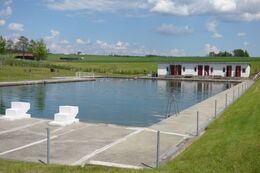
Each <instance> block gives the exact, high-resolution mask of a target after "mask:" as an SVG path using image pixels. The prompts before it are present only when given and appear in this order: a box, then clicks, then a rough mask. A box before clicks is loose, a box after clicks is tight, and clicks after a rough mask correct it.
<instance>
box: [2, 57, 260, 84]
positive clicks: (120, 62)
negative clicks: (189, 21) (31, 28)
mask: <svg viewBox="0 0 260 173" xmlns="http://www.w3.org/2000/svg"><path fill="white" fill-rule="evenodd" d="M2 57H5V61H4V62H5V65H9V68H7V69H6V70H9V72H8V75H9V77H8V78H6V77H2V78H0V80H1V81H4V80H6V79H10V78H12V77H11V76H12V74H13V72H12V71H15V70H12V67H15V68H16V67H23V68H28V69H30V68H31V67H34V68H54V69H60V70H59V74H52V73H51V74H49V76H50V77H52V76H57V75H58V76H64V75H74V74H75V72H77V71H83V72H94V73H95V74H96V75H102V76H145V75H147V74H151V73H156V72H157V63H158V62H167V61H183V62H248V63H250V64H251V75H254V74H255V73H257V72H259V71H260V58H246V57H130V56H129V57H128V56H127V57H124V56H121V57H117V56H116V57H115V56H97V55H93V56H92V55H85V56H81V55H59V54H50V55H49V57H48V60H47V61H43V62H36V61H28V60H15V59H14V58H12V57H14V55H2ZM59 57H84V59H83V60H82V61H62V60H59ZM5 65H4V66H5ZM6 70H5V71H6ZM45 70H46V69H45ZM47 71H48V70H47ZM6 72H7V71H6ZM13 75H16V74H15V73H14V74H13ZM20 76H24V77H21V78H20V79H19V77H14V78H16V80H28V79H29V78H28V74H27V73H21V74H20ZM26 76H27V77H26ZM45 76H46V75H45ZM44 78H46V77H44ZM35 79H36V78H35ZM37 79H38V78H37Z"/></svg>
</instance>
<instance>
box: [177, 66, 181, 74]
mask: <svg viewBox="0 0 260 173" xmlns="http://www.w3.org/2000/svg"><path fill="white" fill-rule="evenodd" d="M177 75H181V65H177Z"/></svg>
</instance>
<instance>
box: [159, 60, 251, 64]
mask: <svg viewBox="0 0 260 173" xmlns="http://www.w3.org/2000/svg"><path fill="white" fill-rule="evenodd" d="M158 64H247V65H250V64H249V63H248V62H183V61H180V62H178V61H171V62H158Z"/></svg>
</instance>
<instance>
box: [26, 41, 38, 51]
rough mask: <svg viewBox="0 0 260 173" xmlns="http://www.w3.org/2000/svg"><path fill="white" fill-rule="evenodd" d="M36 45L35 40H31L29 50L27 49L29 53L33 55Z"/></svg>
mask: <svg viewBox="0 0 260 173" xmlns="http://www.w3.org/2000/svg"><path fill="white" fill-rule="evenodd" d="M35 44H36V42H35V41H34V40H30V42H29V45H28V48H27V51H28V52H29V53H33V50H34V46H35Z"/></svg>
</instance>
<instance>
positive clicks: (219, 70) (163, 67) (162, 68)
mask: <svg viewBox="0 0 260 173" xmlns="http://www.w3.org/2000/svg"><path fill="white" fill-rule="evenodd" d="M170 65H171V64H158V75H159V76H160V75H161V76H164V75H169V74H171V70H170ZM174 65H181V66H182V75H193V76H197V75H198V65H202V66H203V70H202V75H203V76H204V75H205V74H204V66H205V65H208V66H209V75H214V76H222V77H226V73H227V72H226V71H227V66H232V73H231V75H232V77H235V73H236V66H241V77H249V75H250V65H249V64H232V63H230V64H228V63H226V64H216V63H214V64H211V63H200V64H197V63H196V64H195V63H194V64H193V63H177V62H176V63H174ZM167 67H168V71H167ZM183 67H185V71H184V70H183ZM195 67H196V69H197V71H196V72H195V71H194V68H195ZM211 68H213V72H212V73H211ZM223 68H225V72H223ZM243 69H245V70H246V71H245V73H243Z"/></svg>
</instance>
